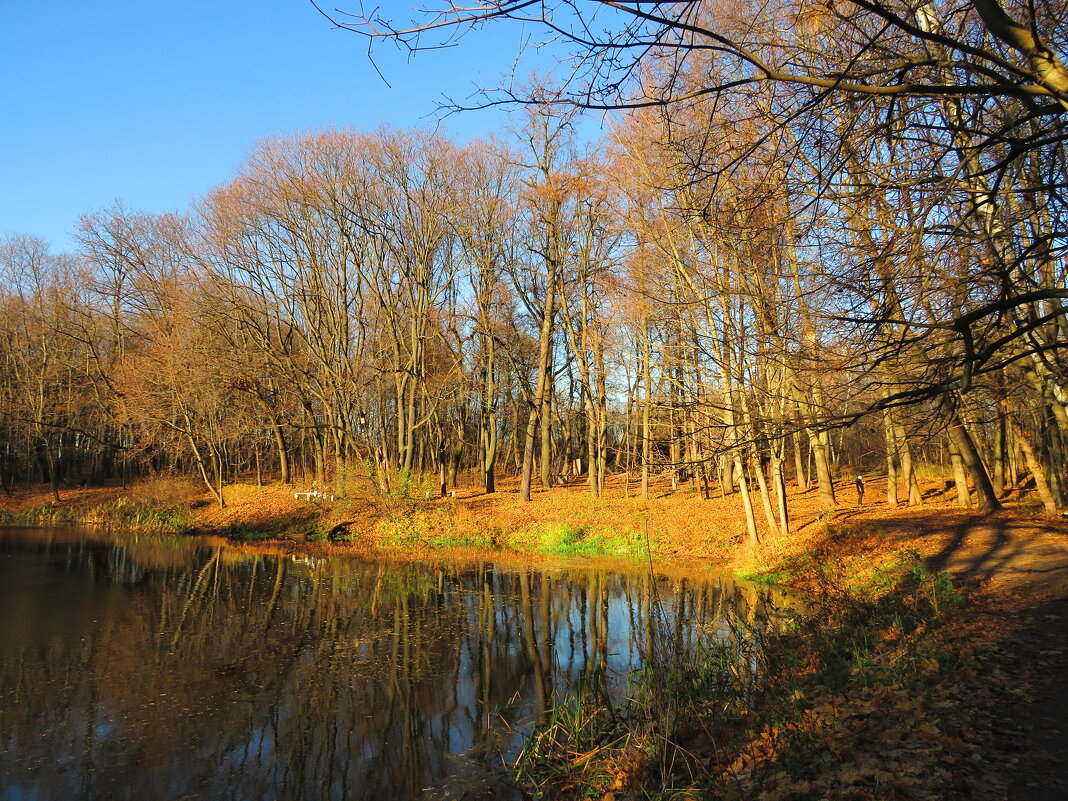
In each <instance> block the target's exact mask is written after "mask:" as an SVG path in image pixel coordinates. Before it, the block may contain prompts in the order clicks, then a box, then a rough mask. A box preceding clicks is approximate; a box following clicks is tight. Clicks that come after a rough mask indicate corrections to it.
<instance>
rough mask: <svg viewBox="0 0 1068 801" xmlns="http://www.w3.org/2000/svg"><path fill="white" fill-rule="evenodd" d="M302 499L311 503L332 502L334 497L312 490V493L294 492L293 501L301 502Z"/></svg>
mask: <svg viewBox="0 0 1068 801" xmlns="http://www.w3.org/2000/svg"><path fill="white" fill-rule="evenodd" d="M301 498H307V499H308V500H309V501H332V500H334V496H333V495H327V494H326V493H325V492H319V490H312V491H311V492H294V493H293V500H295V501H299V500H300V499H301Z"/></svg>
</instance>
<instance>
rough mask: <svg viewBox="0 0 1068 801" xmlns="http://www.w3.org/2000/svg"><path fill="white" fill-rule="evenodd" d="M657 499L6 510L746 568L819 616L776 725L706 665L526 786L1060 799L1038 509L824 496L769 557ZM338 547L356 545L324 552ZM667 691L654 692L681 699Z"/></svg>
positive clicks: (1056, 537) (586, 729)
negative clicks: (713, 690)
mask: <svg viewBox="0 0 1068 801" xmlns="http://www.w3.org/2000/svg"><path fill="white" fill-rule="evenodd" d="M872 484H876V482H869V485H872ZM876 487H877V484H876ZM631 489H633V488H631ZM655 489H656V492H655V495H656V497H654V498H653V499H652V500H650V501H641V500H640V499H637V498H634V497H633V492H630V493H628V492H627V488H625V487H624V486H621V485H618V484H617V485H610V486H609V493H608V494H607V497H605V498H603V499H592V498H589V497H588V495H587V494H586V492H585V489H584V488H583V487H581V486H575V487H565V488H558V489H554V490H552V491H549V492H541V493H537V494H536V495H535V500H534V502H533V503H531V504H520V503H519V502H518V498H517V496H516V494H515V492H514V488H512V487H510V486H509V485H508V484H507V483H505V485H504V488H503V491H502V492H500V493H497V494H495V495H494V496H485V495H480V494H478V493H477V492H475V491H473V490H468V491H466V492H465V491H462V490H461V491H460V492H458V493H457V496H456V497H450V498H445V499H427V498H417V499H413V498H404V499H394V500H388V499H378V500H370V499H344V500H337V501H332V502H331V501H328V500H324V499H313V500H305V499H294V498H293V497H292V496H293V492H294V490H293V488H291V487H281V486H268V487H256V486H252V485H234V486H231V487H228V488H227V491H228V500H229V506H228V508H227V509H219V508H217V507H216V506H214V505H213V504H211V503H210V501H209V499H208V498H207V497H206V495H205V494H203V493H200V492H199V491H198V490H197V488H196V487H195V486H194V485H191V484H182V483H176V482H173V481H169V480H168V481H156V482H148V483H146V484H142V485H139V486H138V487H135V488H132V489H131V490H129V491H123V490H121V489H119V488H113V487H112V488H95V489H85V490H70V491H68V492H65V493H64V494H63V495H64V498H63V501H62V502H61V504H58V505H57V504H54V503H52V501H51V497H50V495H48V494H46V493H44V492H43V491H41V490H40V489H38V491H36V492H28V491H27V492H22V493H20V494H18V495H16V497H15V498H13V499H11V500H9V501H6V502H5V503H4V506H3V509H4V512H5V514H6V515H7V516H8V519H9V520H19V521H21V522H47V521H48V520H49V519H51V520H67V521H71V522H73V520H75V519H81V520H92V521H93V522H108V523H110V524H111V525H114V526H131V527H136V526H140V527H143V528H145V529H150V528H153V527H157V528H159V529H166V528H167V527H170V528H171V529H172V530H179V529H181V530H187V531H201V532H204V531H212V532H216V533H224V534H226V535H227V536H228V537H229V538H230V539H231V540H238V541H246V542H251V541H253V540H258V539H260V538H262V537H264V536H267V537H271V538H274V542H273V543H272V544H267V543H265V544H264V545H263V546H258V547H279V546H281V547H284V548H286V549H292V548H313V549H315V550H322V551H323V552H324V553H326V552H330V551H332V550H337V549H346V550H348V549H355V548H373V549H385V550H388V551H390V552H391V553H401V554H408V555H411V556H412V557H413V558H418V557H419V555H420V554H423V553H426V552H427V551H428V550H435V551H437V550H441V549H445V548H447V549H466V550H468V551H470V552H472V553H476V554H477V553H483V554H484V553H485V552H486V550H487V549H493V551H494V552H495V553H499V552H501V549H505V552H507V551H508V550H516V551H522V552H524V553H527V554H532V555H536V554H569V555H592V554H601V553H606V554H607V553H614V554H619V555H631V556H642V557H643V558H644V555H645V554H648V553H649V552H652V554H653V555H654V558H657V557H658V558H660V559H662V560H663V559H664V558H667V559H670V560H678V559H679V558H681V557H694V558H701V559H711V560H715V561H717V562H720V563H722V564H730V565H732V566H733V567H734V568H735V570H736V572H738V573H742V574H745V575H748V576H750V577H757V578H762V579H763V580H767V581H780V582H785V583H789V584H791V585H793V586H797V587H800V588H803V589H804V591H805V592H806V594H807V595H808V597H809V598H812V599H813V600H814V603H813V605H812V607H811V608H810V609H809V610H808V611H807V612H806V614H805V615H804V616H803V617H802V616H799V617H798V618H797V621H796V628H795V629H794V630H792V631H786V632H784V633H783V634H782V636H781V637H779V638H776V639H775V640H774V641H769V643H768V646H769V647H768V649H767V652H766V657H762V659H765V660H766V661H765V662H763V663H762V664H761V669H762V670H763V671H764V675H765V678H767V679H769V681H768V683H767V690H766V692H764V693H763V694H762V696H761V698H760V699H759V700H760V703H759V704H756V703H748V702H747V703H746V704H744V705H738V704H731V703H727V702H726V701H725V700H724V699H725V696H724V695H723V694H722V693H720V695H709V694H708V687H709V686H710V683H711V682H712V679H715V680H716V681H720V680H723V681H724V682H727V684H724V685H723V686H724V687H728V686H729V681H730V676H729V675H728V674H725V673H723V672H722V669H723V667H724V665H725V664H726V663H724V662H716V660H714V659H710V660H706V661H705V662H704V663H702V664H701V665H699V666H696V667H699V668H700V671H699V672H697V673H693V674H691V675H690V679H688V681H690V680H692V679H694V677H695V676H696V677H698V678H700V679H701V681H699V682H694V681H690V686H691V687H694V688H696V689H695V691H693V692H690V693H689V694H676V695H673V696H672V699H671V707H670V721H671V722H670V726H668V725H667V724H666V723H665V720H666V719H665V718H663V717H658V716H657V715H659V714H660V713H659V712H657V713H656V714H653V713H654V712H656V710H655V709H653V710H651V711H650V709H646V710H645V711H642V710H637V709H630V710H627V714H625V715H624V714H622V713H620V714H613V715H612V716H611V719H610V720H608V721H606V720H605V719H604V717H603V713H600V712H599V713H598V714H595V715H593V716H592V717H589V718H582V719H581V720H580V723H581V725H579V726H577V727H575V728H573V729H572V730H571V731H570V732H563V733H561V732H557V734H559V735H560V736H559V737H556V738H555V739H554V740H553V741H552V742H553V743H555V745H554V746H553V747H546V748H544V749H543V750H542V751H541V752H540V753H537V754H534V755H532V757H531V761H530V762H529V763H528V764H527V766H526V768H525V769H526V770H527V775H528V780H529V781H530V782H532V784H533V786H539V787H543V788H544V797H545V798H568V797H600V798H603V799H606V801H612V799H615V801H624V799H631V798H634V799H637V798H647V797H657V796H656V794H657V793H660V794H661V796H660V797H672V798H677V799H684V798H699V797H706V796H708V795H709V794H710V793H712V794H718V795H719V796H721V797H725V798H739V799H742V798H746V799H749V798H759V799H763V800H764V801H775V800H776V799H795V798H796V799H804V798H835V799H873V798H880V799H881V798H907V799H926V798H931V799H934V798H959V799H965V798H971V799H996V798H998V799H999V798H1012V799H1025V798H1027V799H1031V798H1036V799H1042V798H1059V797H1062V796H1063V793H1064V787H1063V786H1060V785H1058V782H1064V781H1065V766H1064V763H1063V761H1058V760H1061V759H1062V758H1063V757H1062V756H1061V755H1063V753H1065V752H1066V750H1068V743H1066V742H1065V734H1064V733H1063V731H1062V730H1061V729H1060V728H1059V725H1060V724H1059V723H1058V722H1057V721H1052V722H1049V721H1044V720H1043V716H1048V715H1050V714H1053V715H1054V716H1056V715H1057V714H1059V712H1058V710H1063V709H1064V708H1065V698H1064V693H1065V690H1064V688H1065V687H1066V686H1068V664H1066V651H1065V647H1064V642H1063V632H1064V630H1065V628H1066V626H1065V623H1066V621H1068V601H1066V598H1068V525H1066V523H1065V521H1063V520H1061V519H1055V520H1051V519H1046V518H1041V517H1037V516H1035V514H1034V512H1035V509H1034V507H1033V506H1030V505H1028V499H1027V498H1020V499H1015V500H1014V501H1013V502H1012V505H1011V506H1010V508H1008V509H1006V510H1005V511H1003V512H1000V513H998V514H995V515H980V514H977V513H974V512H969V511H967V510H959V509H956V508H954V507H953V506H952V505H951V501H952V498H951V497H946V496H945V494H944V493H941V492H940V491H939V488H938V486H937V485H934V484H933V482H932V485H931V486H929V487H928V488H927V490H928V497H927V499H926V500H927V505H926V506H925V507H923V508H921V509H905V508H899V509H888V508H887V507H886V506H885V503H882V502H880V501H881V500H882V498H881V497H880V496H879V495H878V494H877V491H876V492H872V493H871V494H870V495H869V501H871V500H873V499H872V497H871V496H872V495H874V496H875V498H874V500H875V501H876V502H874V503H870V505H868V506H865V507H859V506H856V505H853V506H848V505H843V506H841V507H839V508H838V509H836V510H833V511H832V512H829V513H825V512H820V510H819V509H818V508H817V503H816V498H815V493H813V492H810V493H796V492H795V493H793V494H792V495H791V512H792V515H793V518H794V520H795V530H794V532H793V533H792V534H791V535H790V536H789V537H788V538H780V539H778V540H772V539H769V540H768V541H766V542H764V543H763V544H762V546H761V548H760V549H759V550H758V551H757V552H753V551H751V550H749V549H747V548H746V547H745V546H744V525H742V524H740V521H741V519H742V517H741V507H740V502H739V500H738V499H737V498H736V497H735V498H731V497H728V498H713V499H711V500H707V501H705V500H702V499H700V498H699V497H697V496H695V495H693V494H692V493H688V491H686V490H677V491H674V492H673V491H672V490H671V488H670V486H669V485H667V484H663V485H660V484H658V485H656V487H655ZM628 495H629V497H628ZM950 495H951V493H950ZM842 496H843V497H847V496H848V489H847V488H846V487H843V489H842ZM94 518H95V519H94ZM341 524H344V525H341ZM339 526H340V528H339ZM331 530H336V531H338V532H339V534H340V536H338V535H335V539H341V540H343V542H339V543H336V544H329V542H328V541H327V539H326V534H327V533H328V532H329V531H331ZM246 547H247V546H246ZM943 571H944V572H943ZM695 669H696V668H695ZM709 671H711V672H709ZM717 671H718V672H717ZM669 678H672V677H667V676H658V677H657V680H658V681H660V682H661V684H662V685H664V686H667V685H668V684H670V686H672V687H676V688H677V687H678V686H680V685H679V683H678V682H676V681H674V678H678V677H674V678H672V681H671V682H667V681H664V680H666V679H669ZM727 701H729V698H728V699H727ZM657 709H661V710H662V709H663V707H657ZM580 717H581V716H580ZM620 725H622V728H620ZM724 732H731V734H730V735H729V736H725V735H724ZM565 735H566V736H565ZM554 737H555V735H554ZM1042 793H1047V794H1046V795H1042Z"/></svg>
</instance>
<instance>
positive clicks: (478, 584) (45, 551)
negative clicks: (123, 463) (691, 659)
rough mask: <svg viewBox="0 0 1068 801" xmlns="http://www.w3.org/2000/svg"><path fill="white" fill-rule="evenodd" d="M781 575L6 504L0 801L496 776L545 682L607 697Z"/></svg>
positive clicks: (407, 790)
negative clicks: (664, 568)
mask: <svg viewBox="0 0 1068 801" xmlns="http://www.w3.org/2000/svg"><path fill="white" fill-rule="evenodd" d="M776 597H777V596H776V595H775V594H771V595H769V594H767V593H759V592H757V591H756V590H754V589H752V588H747V587H743V586H740V585H736V584H734V583H732V582H730V581H728V580H726V579H723V578H721V577H720V578H717V577H715V576H714V575H713V574H711V573H708V572H707V571H706V572H704V573H697V574H690V575H681V574H679V575H655V576H654V575H650V574H649V572H648V570H646V571H642V570H641V568H640V566H635V565H629V566H628V565H624V566H622V567H621V566H618V565H617V566H614V567H606V566H603V565H600V566H591V565H589V564H575V563H569V564H556V565H529V566H524V565H521V564H512V563H508V564H496V563H494V562H492V561H478V560H468V561H462V562H450V561H437V562H408V561H389V560H375V559H369V558H348V557H336V558H330V559H316V558H313V557H306V556H302V555H299V554H291V555H286V554H284V553H279V554H264V553H254V552H246V551H242V550H240V549H237V548H231V547H226V546H225V545H223V544H221V543H215V544H212V543H210V542H205V541H203V540H197V539H193V538H167V537H148V536H143V535H142V536H132V535H130V536H119V535H105V534H102V533H100V532H95V531H92V530H83V529H75V528H62V529H20V528H0V610H2V614H0V801H31V800H32V801H53V800H54V801H66V800H67V799H86V800H88V799H93V800H95V799H100V800H101V801H104V799H107V800H108V801H120V800H122V799H131V801H133V800H134V799H136V800H137V801H144V800H146V799H147V800H148V801H171V800H172V799H175V800H178V799H181V800H182V801H192V799H219V800H220V801H222V800H226V801H239V800H244V799H277V800H278V801H313V800H314V801H320V800H321V801H341V800H342V799H347V800H355V799H361V800H362V799H368V800H370V799H387V800H388V801H406V800H407V799H441V798H448V797H456V795H457V794H458V793H459V792H460V789H459V788H460V787H461V786H466V787H471V786H482V787H485V788H487V789H488V788H493V789H494V792H495V793H496V797H498V798H500V797H502V796H507V795H508V789H507V788H508V782H507V778H506V773H507V771H504V770H502V769H501V767H500V766H501V765H503V764H506V763H508V762H509V761H511V760H512V759H514V757H515V755H516V754H517V753H518V751H519V750H520V749H521V747H522V744H523V738H524V736H525V735H526V734H527V733H529V731H530V729H531V727H532V726H533V725H535V724H536V722H537V720H538V719H539V716H541V715H543V714H544V713H545V710H546V709H548V708H549V706H550V705H551V704H553V703H558V702H560V701H562V700H564V699H565V698H566V697H567V696H568V694H569V693H574V692H576V691H577V690H576V688H578V687H583V688H586V690H587V691H596V692H598V693H603V697H606V698H613V699H616V700H619V699H621V698H622V697H623V696H624V694H625V693H626V692H627V691H628V687H630V686H631V682H632V681H633V679H634V676H635V675H636V671H638V670H640V668H641V667H642V666H643V664H645V662H646V660H647V659H648V658H649V655H650V653H652V652H653V651H654V650H655V649H660V650H661V651H662V650H663V649H665V648H667V649H670V650H671V651H673V652H675V653H685V652H686V651H687V650H689V649H693V648H695V647H697V646H698V645H699V643H700V642H701V641H702V640H708V639H716V638H723V637H726V636H729V634H730V632H731V631H733V630H734V629H735V628H736V621H737V619H738V618H739V617H740V618H743V619H745V620H747V621H748V625H750V626H752V625H760V624H761V621H762V620H767V619H770V618H771V617H773V615H774V607H775V600H774V599H775V598H776ZM591 688H594V689H591ZM484 792H485V791H483V792H482V795H483V796H484Z"/></svg>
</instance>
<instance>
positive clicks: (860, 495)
mask: <svg viewBox="0 0 1068 801" xmlns="http://www.w3.org/2000/svg"><path fill="white" fill-rule="evenodd" d="M857 505H858V506H863V505H864V476H857Z"/></svg>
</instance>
